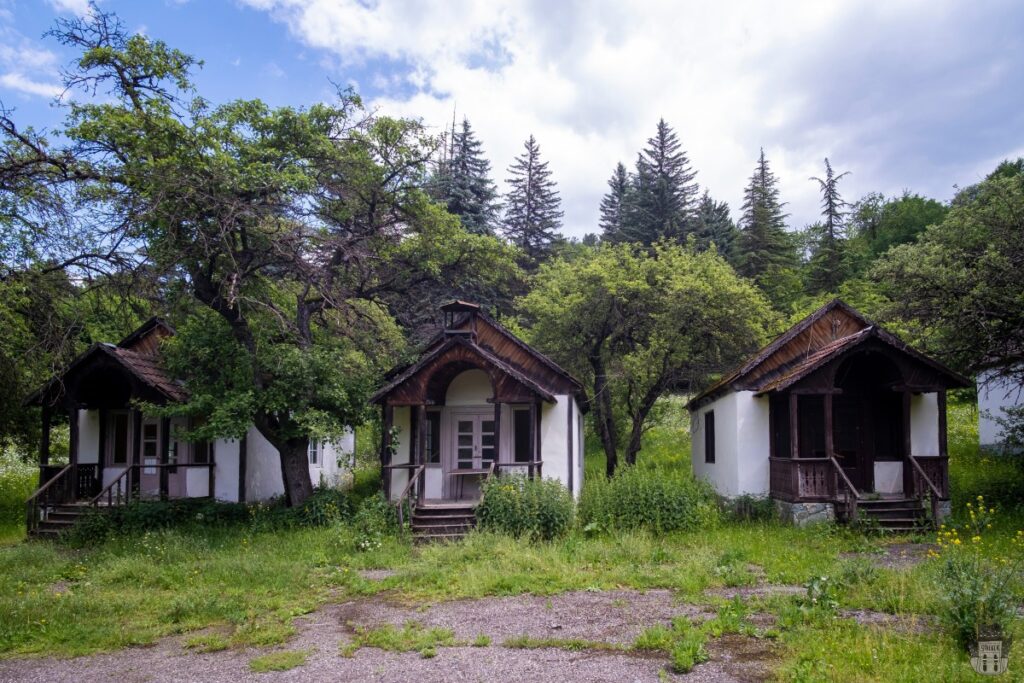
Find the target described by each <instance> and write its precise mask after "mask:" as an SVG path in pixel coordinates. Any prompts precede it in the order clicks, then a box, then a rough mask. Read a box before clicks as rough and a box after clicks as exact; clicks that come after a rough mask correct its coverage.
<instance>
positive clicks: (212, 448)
mask: <svg viewBox="0 0 1024 683" xmlns="http://www.w3.org/2000/svg"><path fill="white" fill-rule="evenodd" d="M216 443H217V442H216V441H210V442H209V443H207V444H206V457H207V462H209V463H210V478H209V481H208V483H207V484H206V490H207V492H208V493H209V494H210V500H216V499H217V494H216V491H217V489H216V487H215V484H216V483H217V448H216ZM194 448H195V446H193V449H194ZM192 452H193V453H195V450H193V451H192Z"/></svg>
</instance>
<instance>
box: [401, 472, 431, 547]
mask: <svg viewBox="0 0 1024 683" xmlns="http://www.w3.org/2000/svg"><path fill="white" fill-rule="evenodd" d="M426 469H427V466H426V465H420V466H419V467H417V468H416V469H414V470H413V471H412V474H411V475H410V476H409V481H408V483H406V485H405V488H404V489H402V493H401V495H399V496H398V500H397V501H395V505H396V506H397V507H398V529H399V533H402V534H404V533H405V503H406V500H407V499H408V498H409V492H410V491H412V490H413V488H414V487H415V486H416V485H417V482H419V480H420V478H421V477H422V476H423V473H424V472H425V471H426ZM416 499H417V500H419V493H418V489H417V493H416Z"/></svg>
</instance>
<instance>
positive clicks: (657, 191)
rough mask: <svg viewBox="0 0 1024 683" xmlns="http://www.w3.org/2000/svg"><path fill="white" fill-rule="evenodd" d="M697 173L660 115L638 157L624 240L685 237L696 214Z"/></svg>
mask: <svg viewBox="0 0 1024 683" xmlns="http://www.w3.org/2000/svg"><path fill="white" fill-rule="evenodd" d="M696 175H697V172H696V171H694V170H692V169H691V168H690V160H689V158H688V157H687V156H686V152H685V151H683V150H682V146H681V145H680V143H679V138H678V137H676V134H675V131H673V130H672V128H671V127H670V126H669V125H668V124H667V123H665V120H664V119H661V120H660V121H658V127H657V130H656V131H655V134H654V137H652V138H650V139H649V140H648V141H647V147H646V148H645V149H644V150H643V152H641V153H640V156H639V158H638V159H637V164H636V176H635V179H634V187H633V191H632V192H631V197H630V201H629V202H628V203H627V208H626V212H625V217H626V221H625V223H626V225H625V229H624V237H625V238H626V240H625V241H629V242H640V243H641V244H651V243H652V242H655V241H657V240H659V239H662V238H668V239H670V240H675V241H678V242H682V241H685V239H686V235H687V234H688V233H689V232H690V231H692V229H693V220H694V217H695V215H696V209H697V193H698V192H699V188H698V186H697V183H696V182H695V181H694V178H695V177H696Z"/></svg>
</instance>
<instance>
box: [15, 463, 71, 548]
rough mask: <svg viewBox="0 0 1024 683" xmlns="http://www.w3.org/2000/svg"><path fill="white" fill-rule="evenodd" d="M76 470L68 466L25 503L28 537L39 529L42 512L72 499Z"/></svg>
mask: <svg viewBox="0 0 1024 683" xmlns="http://www.w3.org/2000/svg"><path fill="white" fill-rule="evenodd" d="M74 469H75V466H74V465H73V464H68V465H66V466H65V467H64V469H62V470H61V471H60V472H58V473H57V474H55V475H53V476H52V477H50V480H49V481H47V482H46V483H45V484H43V485H42V486H40V487H39V488H38V489H36V491H35V493H33V494H32V495H31V496H29V497H28V500H26V501H25V532H26V533H27V534H28V535H30V536H31V535H32V534H33V533H35V531H36V530H37V529H38V528H39V521H40V517H41V514H42V510H43V509H44V508H46V506H48V505H52V504H59V503H66V502H67V501H68V499H69V498H70V497H71V488H72V485H73V483H74V482H73V477H74V474H73V472H74ZM69 473H71V474H69Z"/></svg>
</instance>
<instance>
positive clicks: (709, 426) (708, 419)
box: [703, 410, 716, 465]
mask: <svg viewBox="0 0 1024 683" xmlns="http://www.w3.org/2000/svg"><path fill="white" fill-rule="evenodd" d="M703 419H704V462H705V463H706V464H708V465H714V464H715V457H716V453H715V411H714V410H709V411H707V412H706V413H704V418H703Z"/></svg>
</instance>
